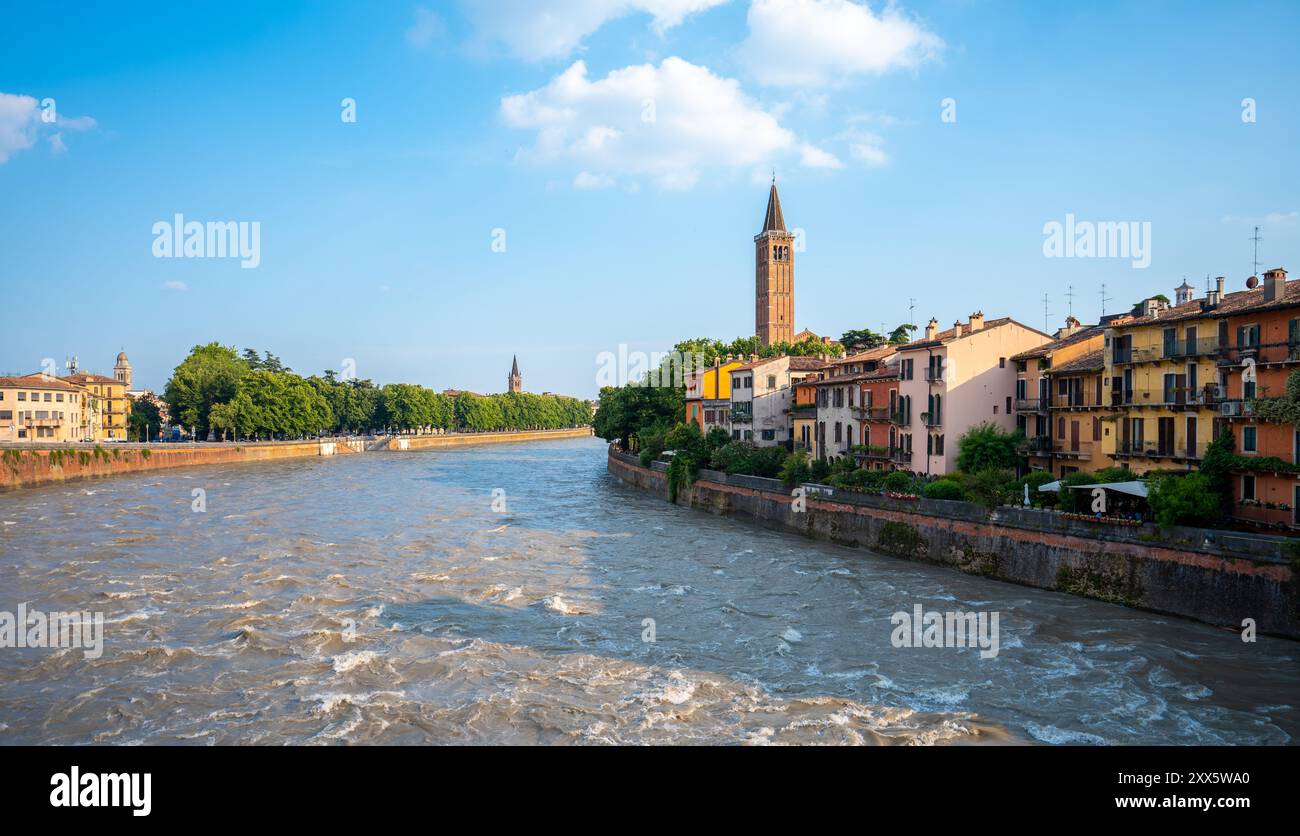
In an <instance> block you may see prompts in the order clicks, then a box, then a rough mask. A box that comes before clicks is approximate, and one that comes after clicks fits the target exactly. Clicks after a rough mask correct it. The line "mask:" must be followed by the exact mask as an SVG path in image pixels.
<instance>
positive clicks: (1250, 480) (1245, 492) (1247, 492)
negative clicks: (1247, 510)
mask: <svg viewBox="0 0 1300 836" xmlns="http://www.w3.org/2000/svg"><path fill="white" fill-rule="evenodd" d="M1241 498H1242V499H1254V498H1255V477H1254V476H1253V475H1252V474H1249V473H1246V474H1243V475H1242V477H1241Z"/></svg>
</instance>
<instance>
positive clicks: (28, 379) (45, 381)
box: [0, 372, 81, 392]
mask: <svg viewBox="0 0 1300 836" xmlns="http://www.w3.org/2000/svg"><path fill="white" fill-rule="evenodd" d="M0 386H12V387H15V388H19V389H58V390H60V391H64V392H67V391H72V392H80V391H81V387H80V386H76V385H73V384H71V383H69V382H68V381H66V380H64V379H63V378H59V377H51V376H50V375H48V374H41V373H40V372H36V373H34V374H24V375H17V376H13V377H0Z"/></svg>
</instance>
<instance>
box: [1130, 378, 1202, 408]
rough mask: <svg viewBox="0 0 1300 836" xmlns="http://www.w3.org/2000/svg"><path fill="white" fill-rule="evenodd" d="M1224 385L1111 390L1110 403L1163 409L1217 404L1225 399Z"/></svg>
mask: <svg viewBox="0 0 1300 836" xmlns="http://www.w3.org/2000/svg"><path fill="white" fill-rule="evenodd" d="M1223 398H1224V391H1223V387H1222V386H1219V385H1218V384H1216V383H1207V384H1206V385H1204V386H1198V387H1196V388H1192V387H1189V386H1169V387H1165V388H1162V389H1131V390H1128V391H1125V392H1113V391H1112V392H1111V393H1110V405H1111V406H1113V407H1128V408H1132V407H1158V408H1162V409H1183V408H1187V407H1192V408H1200V407H1207V406H1209V407H1212V406H1217V405H1218V404H1219V403H1221V402H1222V401H1223Z"/></svg>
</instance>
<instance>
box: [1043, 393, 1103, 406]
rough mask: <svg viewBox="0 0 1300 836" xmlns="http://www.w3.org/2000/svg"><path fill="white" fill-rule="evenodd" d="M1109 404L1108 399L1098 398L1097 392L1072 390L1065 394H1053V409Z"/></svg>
mask: <svg viewBox="0 0 1300 836" xmlns="http://www.w3.org/2000/svg"><path fill="white" fill-rule="evenodd" d="M1105 405H1108V402H1106V399H1105V398H1103V399H1102V400H1101V401H1098V400H1097V393H1096V392H1095V391H1093V392H1070V393H1068V394H1065V395H1061V394H1057V395H1053V396H1052V409H1088V408H1095V407H1099V406H1105Z"/></svg>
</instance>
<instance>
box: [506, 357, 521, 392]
mask: <svg viewBox="0 0 1300 836" xmlns="http://www.w3.org/2000/svg"><path fill="white" fill-rule="evenodd" d="M509 391H511V392H522V391H524V378H523V375H521V374H519V357H518V356H516V357H515V359H514V364H513V365H512V366H511V367H510V389H509Z"/></svg>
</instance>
